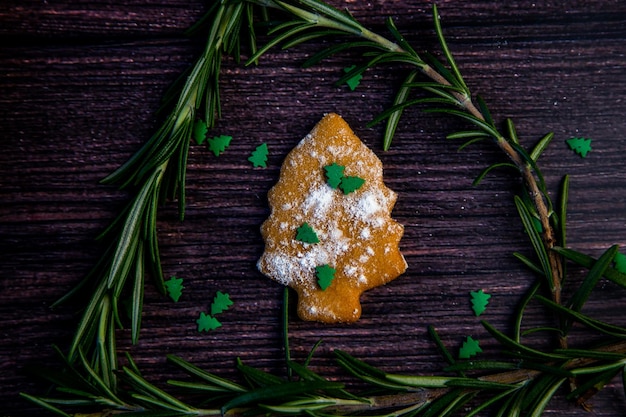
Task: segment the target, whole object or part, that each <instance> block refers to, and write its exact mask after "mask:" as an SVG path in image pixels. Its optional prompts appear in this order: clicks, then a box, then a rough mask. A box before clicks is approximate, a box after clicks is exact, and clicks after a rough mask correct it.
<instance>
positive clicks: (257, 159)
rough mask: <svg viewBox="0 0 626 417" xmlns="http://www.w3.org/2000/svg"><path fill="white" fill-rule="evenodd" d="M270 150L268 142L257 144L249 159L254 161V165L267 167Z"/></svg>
mask: <svg viewBox="0 0 626 417" xmlns="http://www.w3.org/2000/svg"><path fill="white" fill-rule="evenodd" d="M268 153H269V151H268V149H267V143H262V144H261V145H259V146H257V147H256V149H255V150H254V151H252V154H251V155H250V157H249V158H248V161H250V162H252V165H253V166H254V167H255V168H258V167H260V168H266V167H267V155H268Z"/></svg>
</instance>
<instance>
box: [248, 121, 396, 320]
mask: <svg viewBox="0 0 626 417" xmlns="http://www.w3.org/2000/svg"><path fill="white" fill-rule="evenodd" d="M396 198H397V196H396V194H395V193H394V192H393V191H392V190H390V189H389V188H387V187H386V186H385V184H384V183H383V167H382V163H381V161H380V160H379V159H378V158H377V157H376V155H375V154H374V153H373V152H372V151H371V150H370V149H368V148H367V146H365V145H364V144H363V143H362V142H361V140H360V139H359V138H357V137H356V135H355V134H354V133H353V132H352V130H351V129H350V127H349V126H348V124H347V123H346V122H345V121H344V120H343V119H342V118H341V117H340V116H338V115H336V114H328V115H326V116H325V117H324V118H323V119H322V120H321V121H320V122H319V123H318V124H317V126H315V128H314V129H313V130H312V131H311V133H309V134H308V135H307V136H306V137H305V138H304V139H303V140H302V141H301V142H300V143H299V144H298V145H297V146H296V147H295V148H294V149H293V150H292V151H291V152H290V153H289V154H288V155H287V157H286V159H285V161H284V163H283V165H282V168H281V171H280V178H279V180H278V182H277V183H276V185H275V186H274V187H273V188H272V189H271V190H270V192H269V194H268V200H269V204H270V208H271V213H270V216H269V217H268V219H267V220H266V221H265V222H264V223H263V225H262V226H261V233H262V235H263V238H264V240H265V251H264V253H263V255H262V256H261V258H260V259H259V262H258V267H259V270H260V271H261V272H263V273H264V274H265V275H267V276H268V277H269V278H271V279H273V280H275V281H277V282H279V283H281V284H283V285H288V286H289V287H291V288H293V289H295V291H296V292H297V293H298V315H299V316H300V317H301V318H302V319H304V320H313V321H321V322H325V323H339V322H354V321H356V320H358V319H359V317H360V315H361V304H360V296H361V294H362V293H363V292H364V291H366V290H368V289H371V288H374V287H378V286H380V285H383V284H386V283H387V282H389V281H391V280H393V279H395V278H396V277H398V276H399V275H400V274H402V273H403V272H404V271H405V270H406V267H407V264H406V261H405V260H404V257H403V256H402V254H401V253H400V250H399V248H398V245H399V242H400V238H401V237H402V234H403V232H404V228H403V226H402V225H401V224H399V223H397V222H396V221H395V220H393V219H392V218H391V210H392V209H393V206H394V204H395V202H396ZM303 225H306V226H305V229H306V231H307V235H309V236H311V237H312V236H313V234H312V233H313V232H314V236H315V239H313V238H308V239H303V238H302V235H303Z"/></svg>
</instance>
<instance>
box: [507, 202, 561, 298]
mask: <svg viewBox="0 0 626 417" xmlns="http://www.w3.org/2000/svg"><path fill="white" fill-rule="evenodd" d="M515 207H517V212H518V213H519V216H520V219H521V220H522V224H523V225H524V230H526V234H527V235H528V237H529V238H530V242H531V244H532V246H533V248H534V250H535V254H536V255H537V257H538V258H539V263H540V264H541V269H542V271H543V275H544V277H546V278H547V279H546V282H547V283H548V286H549V288H550V291H552V292H554V290H555V286H554V283H553V282H552V279H551V277H552V266H551V265H550V259H549V256H548V252H547V250H546V247H545V246H544V244H543V241H542V239H541V236H540V235H539V233H538V232H537V230H536V229H535V226H534V222H533V220H532V219H533V218H532V216H531V215H530V212H529V210H528V208H527V206H526V204H524V202H523V201H522V199H521V198H519V197H518V196H515Z"/></svg>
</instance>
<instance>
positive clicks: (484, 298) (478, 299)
mask: <svg viewBox="0 0 626 417" xmlns="http://www.w3.org/2000/svg"><path fill="white" fill-rule="evenodd" d="M470 295H471V296H472V310H474V314H476V316H480V315H481V314H483V313H484V312H485V310H486V309H487V304H489V299H490V298H491V295H490V294H487V293H486V292H484V291H483V290H478V291H470Z"/></svg>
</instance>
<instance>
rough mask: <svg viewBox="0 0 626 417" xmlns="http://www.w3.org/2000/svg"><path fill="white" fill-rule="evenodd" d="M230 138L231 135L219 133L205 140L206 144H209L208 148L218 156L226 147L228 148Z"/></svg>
mask: <svg viewBox="0 0 626 417" xmlns="http://www.w3.org/2000/svg"><path fill="white" fill-rule="evenodd" d="M232 139H233V137H232V136H226V135H221V136H216V137H214V138H212V139H209V140H208V141H207V144H208V146H209V149H210V150H211V151H212V152H213V154H214V155H215V156H220V155H221V154H222V153H224V151H225V150H226V148H228V146H229V145H230V141H231V140H232Z"/></svg>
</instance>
